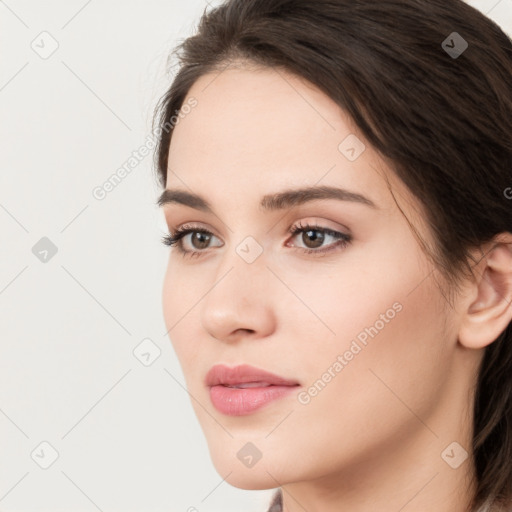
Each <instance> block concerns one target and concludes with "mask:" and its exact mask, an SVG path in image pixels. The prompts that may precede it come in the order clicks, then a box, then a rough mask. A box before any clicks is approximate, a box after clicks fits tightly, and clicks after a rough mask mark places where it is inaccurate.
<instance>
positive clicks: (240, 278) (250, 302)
mask: <svg viewBox="0 0 512 512" xmlns="http://www.w3.org/2000/svg"><path fill="white" fill-rule="evenodd" d="M232 252H233V254H231V255H230V256H226V257H225V258H224V259H223V262H222V264H221V265H219V268H218V271H217V272H216V275H215V280H214V281H213V282H212V283H211V286H210V289H209V292H207V294H206V296H205V299H204V301H202V311H201V320H202V326H203V328H204V329H205V330H206V331H207V332H208V334H209V335H210V336H212V337H213V338H216V339H218V340H220V341H225V342H234V341H236V340H238V339H240V338H241V337H247V336H250V337H251V338H263V337H265V336H269V335H270V334H272V332H273V331H274V330H275V326H276V318H275V311H276V310H277V309H276V308H275V307H274V305H275V303H274V301H275V300H276V293H273V291H274V289H275V281H276V279H275V276H274V275H273V274H272V272H270V271H269V269H268V268H267V267H266V265H265V259H264V257H263V255H261V256H260V257H259V258H258V259H257V260H256V261H253V262H252V263H247V262H246V261H244V260H243V259H242V258H241V257H240V256H239V255H238V254H237V253H236V252H235V251H234V250H233V251H232Z"/></svg>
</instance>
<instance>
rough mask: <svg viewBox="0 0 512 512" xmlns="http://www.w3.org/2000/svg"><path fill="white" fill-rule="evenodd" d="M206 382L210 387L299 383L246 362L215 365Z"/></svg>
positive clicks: (293, 384)
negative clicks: (233, 364)
mask: <svg viewBox="0 0 512 512" xmlns="http://www.w3.org/2000/svg"><path fill="white" fill-rule="evenodd" d="M205 384H206V385H207V386H210V387H211V386H218V385H222V386H226V387H232V388H241V389H243V388H252V387H260V388H261V387H268V386H298V385H299V383H298V382H297V381H293V380H289V379H286V378H284V377H281V376H279V375H276V374H274V373H270V372H267V371H265V370H261V369H260V368H255V367H254V366H250V365H246V364H243V365H239V366H235V367H234V368H230V367H229V366H226V365H222V364H218V365H215V366H213V367H212V368H210V370H209V371H208V373H207V374H206V378H205Z"/></svg>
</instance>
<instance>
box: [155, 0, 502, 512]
mask: <svg viewBox="0 0 512 512" xmlns="http://www.w3.org/2000/svg"><path fill="white" fill-rule="evenodd" d="M172 56H173V57H174V56H177V58H178V65H179V70H178V72H177V73H176V76H175V77H174V78H173V80H172V84H171V86H170V88H169V90H168V91H167V92H166V93H165V94H164V96H163V97H162V98H161V99H160V102H159V104H158V105H157V108H156V110H155V120H156V122H157V123H158V133H159V140H158V144H157V148H156V152H155V157H156V158H155V164H156V171H157V175H158V176H157V177H158V179H159V182H160V184H161V185H162V186H163V187H165V186H166V177H167V158H168V151H169V145H170V141H171V136H172V129H173V127H174V125H173V123H169V120H170V119H171V118H173V116H174V118H175V119H176V116H177V114H178V113H179V112H180V111H181V108H182V106H183V102H184V100H185V98H186V96H187V93H188V91H189V89H190V87H191V86H192V85H193V84H194V82H195V81H196V80H197V79H198V78H199V77H200V76H201V75H203V74H205V73H208V72H213V71H218V72H219V73H220V72H222V70H223V69H224V68H225V66H226V65H227V64H228V63H230V62H235V61H238V60H239V61H242V62H250V63H255V64H258V65H263V66H268V67H272V68H281V69H285V70H287V71H291V72H293V73H294V74H296V75H298V76H300V77H303V78H305V79H306V80H308V81H309V82H311V83H313V84H314V85H316V86H317V87H318V88H319V89H320V90H322V91H323V92H324V93H325V94H326V95H328V96H329V97H330V98H331V99H332V100H334V101H335V102H336V103H337V104H338V105H339V106H340V107H341V108H343V109H344V111H345V112H347V113H348V114H349V115H350V116H351V117H352V119H353V120H354V121H355V123H356V124H357V126H358V127H359V129H360V130H361V132H362V134H363V135H364V136H365V137H366V139H367V140H368V141H369V143H370V144H372V145H373V147H374V148H375V149H376V150H377V151H378V152H379V154H380V155H381V156H382V158H383V159H384V160H385V161H386V162H388V163H389V165H390V167H391V168H392V169H393V171H394V172H395V174H396V175H397V176H398V177H399V178H400V179H401V180H402V181H403V182H404V183H405V185H406V186H407V187H408V188H409V189H410V191H411V192H412V193H413V194H414V195H415V196H416V197H417V199H418V200H419V201H420V202H421V203H422V204H423V205H424V207H425V209H426V211H427V219H426V220H427V221H428V224H429V226H430V228H431V230H432V233H433V234H434V236H435V240H436V242H437V243H436V247H435V248H432V249H429V248H428V247H426V245H425V246H424V249H425V250H426V251H427V252H428V254H429V257H431V258H432V260H433V261H434V262H435V263H436V265H437V267H438V268H439V269H440V271H441V273H442V275H443V276H444V277H445V278H446V282H447V283H448V284H449V285H450V286H449V291H452V292H453V291H454V290H456V289H457V288H458V285H459V283H460V279H461V278H462V277H463V276H465V275H467V273H466V272H465V271H467V272H472V269H471V263H470V253H469V251H470V250H471V249H472V248H475V247H479V246H480V245H481V244H484V243H486V242H488V241H490V240H491V239H492V238H493V237H494V236H495V235H497V234H499V233H501V232H512V188H510V187H512V41H511V39H510V38H509V37H508V36H507V35H506V34H505V33H504V32H503V31H502V30H501V29H500V28H499V26H498V25H497V24H496V23H494V22H493V21H492V20H491V19H489V18H487V17H486V16H484V15H483V14H482V13H481V12H479V11H478V10H476V9H475V8H473V7H471V6H469V5H468V4H466V3H465V2H463V1H462V0H379V1H373V0H227V1H226V2H224V3H223V4H221V5H220V6H218V7H215V8H213V9H211V10H209V11H206V10H205V12H204V13H203V16H202V18H201V20H200V23H199V26H198V30H197V32H196V33H195V34H194V35H193V36H191V37H189V38H187V39H185V40H184V41H183V42H181V43H180V44H179V46H177V48H176V49H175V50H174V52H173V54H172ZM507 190H508V191H509V193H508V194H507ZM411 227H412V226H411ZM416 235H417V233H416ZM472 451H473V454H472V455H473V457H474V464H475V468H476V477H477V480H478V483H477V492H476V495H475V496H474V500H473V503H472V507H473V510H477V509H478V508H479V507H480V506H482V505H483V504H484V503H485V502H486V501H488V500H494V501H493V503H494V505H495V506H499V505H504V506H506V507H509V506H511V504H512V323H511V324H509V325H508V327H507V328H506V329H505V330H504V331H503V332H502V333H501V335H500V336H499V337H498V338H497V339H496V340H495V341H494V342H493V343H491V344H490V345H489V346H488V347H487V348H486V349H485V355H484V358H483V361H482V364H481V367H480V370H479V374H478V379H477V382H476V390H475V408H474V419H473V441H472Z"/></svg>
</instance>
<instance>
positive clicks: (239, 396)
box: [210, 385, 297, 416]
mask: <svg viewBox="0 0 512 512" xmlns="http://www.w3.org/2000/svg"><path fill="white" fill-rule="evenodd" d="M296 388H297V386H265V387H260V388H230V387H227V386H222V385H219V386H212V387H210V398H211V400H212V403H213V405H214V407H215V408H216V409H217V410H218V411H219V412H221V413H222V414H227V415H228V416H242V415H244V414H251V413H252V412H254V411H256V410H258V409H260V408H261V407H264V406H265V405H267V404H268V403H270V402H272V401H274V400H277V399H278V398H281V397H284V396H286V395H288V394H289V393H291V392H292V391H295V390H296Z"/></svg>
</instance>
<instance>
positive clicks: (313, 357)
mask: <svg viewBox="0 0 512 512" xmlns="http://www.w3.org/2000/svg"><path fill="white" fill-rule="evenodd" d="M405 245H407V244H405ZM401 248H402V249H403V250H404V252H405V253H406V254H407V255H408V257H407V258H404V257H402V256H401V254H400V253H399V252H398V251H397V250H396V249H392V248H389V247H388V248H387V249H386V248H385V247H384V246H383V247H382V250H381V251H380V252H378V254H379V261H378V262H376V261H375V260H373V261H370V259H369V258H368V259H365V257H364V256H363V255H361V258H358V263H357V264H356V262H355V260H354V265H353V266H352V271H351V272H339V273H338V277H336V274H335V273H334V272H333V276H330V277H329V279H320V280H319V281H318V280H316V281H315V282H316V284H317V285H318V286H323V293H319V292H318V288H315V290H317V291H315V292H313V293H312V292H311V291H310V292H308V293H306V289H305V288H304V292H303V293H304V295H303V297H304V298H305V302H307V303H308V304H310V305H311V304H314V305H315V306H316V307H315V312H316V313H317V314H318V316H319V317H320V318H322V320H323V321H324V322H325V324H327V325H328V326H329V327H330V329H332V331H334V333H331V332H330V331H328V330H327V329H326V328H325V326H323V324H322V323H321V322H319V321H315V322H306V321H305V320H303V321H301V323H300V326H301V327H300V329H298V330H297V336H298V340H300V342H299V343H298V344H296V347H295V351H294V354H295V356H294V357H296V361H295V362H294V365H293V366H294V367H295V368H297V369H299V368H300V369H301V371H302V370H304V374H303V376H304V386H305V391H306V393H305V394H303V395H302V397H301V400H302V401H301V402H300V403H301V405H300V406H299V408H298V409H297V412H299V414H300V415H301V416H302V418H299V417H298V416H297V418H296V420H297V422H301V421H302V422H303V423H302V424H304V425H308V435H311V436H312V438H314V439H316V440H317V443H318V446H317V447H316V449H321V447H322V443H323V441H322V439H324V438H325V435H326V430H327V431H329V435H328V436H327V437H330V438H331V439H337V440H338V442H339V443H340V444H339V446H340V450H341V452H343V453H344V454H347V453H348V452H347V451H344V450H346V449H347V445H346V443H345V442H344V440H346V439H351V443H352V442H353V441H355V440H356V439H359V441H360V443H359V444H358V443H355V444H354V445H353V446H358V449H359V450H360V449H361V447H366V448H364V450H363V452H364V453H367V454H369V453H371V449H372V447H373V449H374V448H375V447H376V446H378V445H379V444H382V443H384V442H386V439H387V440H392V439H393V438H396V437H397V436H400V435H403V434H404V431H406V430H408V429H415V428H424V427H422V424H421V422H419V421H418V419H417V418H418V417H420V418H428V417H429V415H430V414H431V413H432V411H433V410H434V408H435V407H436V404H437V403H438V402H439V400H440V399H441V395H442V391H443V387H444V386H443V385H444V383H446V381H447V378H448V374H449V372H448V368H449V366H450V359H449V348H450V345H449V340H448V339H447V338H448V334H447V333H445V332H443V325H444V323H443V320H444V318H445V317H446V314H447V313H446V311H447V308H448V306H447V304H446V303H445V301H444V298H443V297H442V295H441V292H440V291H439V289H438V288H437V286H436V284H435V280H434V278H438V279H437V280H439V276H438V274H437V273H436V271H434V273H431V271H432V267H430V266H429V264H428V263H427V262H426V260H425V259H424V258H423V256H422V255H420V254H419V253H418V249H417V248H416V246H415V244H414V243H411V244H410V246H409V247H404V246H401ZM386 251H387V252H386ZM368 254H370V253H368ZM373 254H377V252H375V253H373ZM341 276H343V277H341ZM310 284H311V282H310ZM295 314H297V313H295ZM301 318H303V319H304V318H305V317H304V314H302V316H301ZM319 333H322V336H319ZM340 356H341V361H340ZM306 402H307V403H306ZM411 411H414V413H413V412H411ZM320 417H326V418H330V421H329V422H327V423H315V422H314V421H313V420H314V418H320ZM331 420H332V421H331ZM331 436H332V437H331ZM367 450H369V451H367ZM334 452H336V450H334ZM361 453H362V452H361ZM338 456H339V453H338ZM334 460H335V457H334V453H333V461H334Z"/></svg>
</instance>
